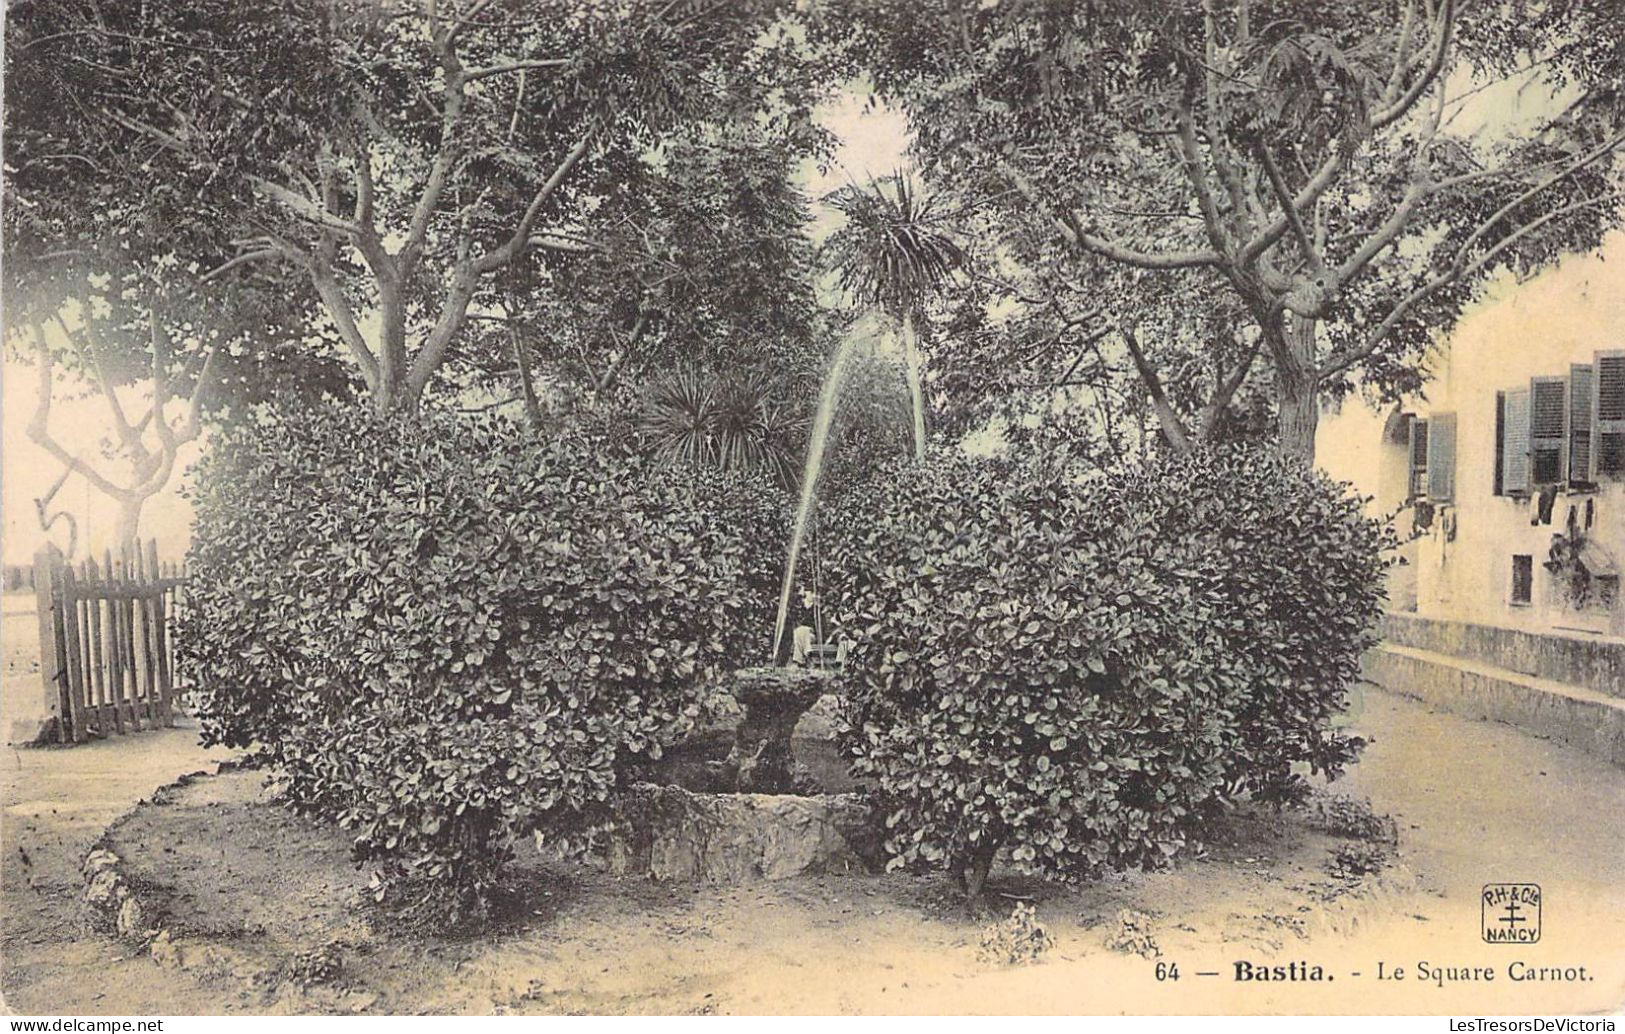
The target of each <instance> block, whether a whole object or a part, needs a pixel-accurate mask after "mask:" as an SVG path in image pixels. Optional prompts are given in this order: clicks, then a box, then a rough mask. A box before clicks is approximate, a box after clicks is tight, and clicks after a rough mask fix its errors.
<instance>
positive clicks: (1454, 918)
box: [3, 692, 1625, 1015]
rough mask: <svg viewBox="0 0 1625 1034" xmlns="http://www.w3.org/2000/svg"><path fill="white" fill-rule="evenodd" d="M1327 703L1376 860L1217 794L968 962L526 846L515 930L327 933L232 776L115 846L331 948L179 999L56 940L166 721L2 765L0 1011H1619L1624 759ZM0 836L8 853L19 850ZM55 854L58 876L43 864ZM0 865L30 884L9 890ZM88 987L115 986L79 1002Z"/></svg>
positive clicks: (225, 922)
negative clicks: (1351, 764) (1490, 895)
mask: <svg viewBox="0 0 1625 1034" xmlns="http://www.w3.org/2000/svg"><path fill="white" fill-rule="evenodd" d="M1355 725H1356V727H1357V728H1358V730H1359V731H1360V732H1361V733H1363V734H1365V735H1367V736H1368V737H1371V738H1372V739H1373V741H1374V742H1373V743H1372V745H1371V747H1370V748H1369V749H1368V751H1367V752H1366V755H1365V758H1364V760H1363V761H1362V762H1361V764H1360V765H1359V766H1358V768H1357V769H1356V770H1355V771H1354V772H1353V773H1352V774H1351V776H1350V777H1349V778H1347V779H1346V780H1345V781H1343V782H1341V783H1339V784H1338V786H1337V787H1336V789H1338V790H1340V791H1342V792H1345V793H1354V794H1356V795H1364V796H1369V797H1370V798H1371V799H1372V801H1373V803H1374V805H1375V806H1376V808H1377V809H1378V810H1379V811H1387V812H1389V813H1392V814H1394V815H1395V816H1396V817H1397V819H1398V822H1399V832H1400V836H1401V857H1400V859H1399V861H1398V864H1397V865H1396V866H1394V867H1393V868H1391V869H1389V870H1388V871H1387V872H1386V873H1384V874H1383V876H1382V877H1380V878H1379V879H1376V880H1374V881H1372V880H1365V881H1350V880H1347V879H1344V878H1340V877H1339V876H1338V875H1337V874H1336V872H1335V868H1336V867H1335V865H1331V864H1329V863H1330V862H1331V859H1332V856H1334V855H1335V853H1336V850H1337V848H1338V846H1339V844H1340V843H1342V842H1340V841H1337V840H1336V839H1335V838H1329V837H1327V836H1325V835H1323V834H1321V833H1318V832H1316V831H1314V830H1313V829H1310V828H1306V827H1305V825H1304V824H1303V823H1302V821H1301V820H1292V819H1288V820H1277V819H1274V818H1272V817H1271V816H1269V815H1268V814H1267V813H1256V814H1251V815H1243V816H1240V817H1238V819H1237V821H1236V822H1235V823H1234V824H1233V825H1232V826H1231V827H1230V829H1229V833H1228V835H1227V837H1226V838H1224V839H1223V840H1222V841H1221V842H1219V843H1216V844H1214V845H1213V847H1212V850H1211V852H1210V855H1209V857H1208V858H1207V859H1206V860H1204V861H1197V862H1191V863H1188V864H1185V865H1181V866H1180V867H1179V868H1177V869H1175V870H1174V871H1172V872H1168V873H1158V874H1151V875H1146V874H1131V875H1128V876H1122V877H1115V878H1112V879H1109V880H1105V881H1102V882H1100V883H1097V884H1094V885H1091V886H1087V887H1083V888H1077V889H1066V888H1047V887H1043V886H1039V885H1035V884H1031V883H1022V882H1013V881H1009V880H1006V881H1004V882H1003V884H1002V889H1003V890H1005V891H1007V892H1011V893H1015V894H1019V895H1022V896H1025V897H1031V898H1033V899H1034V902H1035V904H1036V906H1037V908H1038V912H1039V915H1040V917H1041V918H1042V920H1043V921H1044V922H1045V923H1046V925H1048V926H1049V928H1050V929H1051V931H1052V932H1053V933H1054V935H1055V938H1056V945H1055V947H1054V949H1052V950H1051V952H1050V953H1049V954H1048V955H1047V956H1046V961H1044V962H1042V963H1040V964H1038V965H1032V966H1023V967H1014V968H1011V967H1001V966H996V965H991V964H989V963H987V962H985V961H982V960H980V959H979V958H978V952H977V943H978V940H979V938H980V935H981V931H982V929H983V925H984V924H983V923H982V922H979V921H972V920H967V919H965V918H964V917H963V915H962V914H960V913H959V911H958V910H957V907H956V905H955V903H954V902H953V900H952V899H951V897H949V896H948V895H947V894H945V891H944V888H943V886H942V883H941V881H939V880H935V879H912V878H908V877H902V876H893V877H885V878H876V877H821V878H815V879H803V880H793V881H786V882H784V883H778V884H758V885H753V886H746V887H737V888H727V889H716V888H704V887H690V886H680V887H666V886H660V885H653V884H648V883H638V882H618V881H615V880H611V879H609V878H608V877H605V876H603V875H602V874H599V873H593V872H590V871H587V870H581V869H579V868H577V869H574V870H557V869H553V870H546V869H541V870H537V871H536V874H535V877H534V883H533V884H532V886H533V888H534V891H533V895H532V898H531V899H529V900H531V903H532V904H533V905H534V909H533V915H530V916H526V917H524V920H523V922H522V923H521V924H520V925H519V926H518V928H516V929H511V930H509V931H507V932H505V933H503V934H502V935H500V936H489V937H486V938H482V939H478V940H475V941H449V940H431V941H429V942H427V943H422V942H412V943H408V942H405V941H402V940H399V939H395V938H388V937H384V936H381V935H368V934H364V933H363V934H361V935H359V936H357V935H356V933H355V929H354V925H355V917H354V913H353V912H352V911H351V910H349V908H348V906H347V903H346V902H347V898H348V894H349V892H350V890H351V889H352V888H353V886H354V885H355V884H356V883H357V882H358V880H359V879H360V878H359V877H357V876H356V874H355V872H354V870H353V868H351V867H349V866H348V864H347V861H346V860H345V857H344V854H345V852H344V851H343V846H344V845H343V842H342V841H343V838H342V835H334V834H332V833H331V832H330V831H326V830H324V829H322V828H320V827H318V826H315V825H314V824H310V823H305V822H304V820H295V819H294V818H292V817H291V816H288V817H285V818H276V817H273V815H274V814H280V815H285V813H273V812H272V811H270V810H266V809H264V808H263V806H257V805H254V804H253V802H252V801H251V798H252V796H253V792H252V786H253V785H254V784H253V783H252V781H251V779H250V778H241V777H239V780H238V782H237V784H236V785H237V789H235V790H232V789H230V787H229V786H227V785H226V783H225V782H224V781H217V782H215V783H212V784H208V783H206V784H199V785H200V787H201V789H200V790H199V794H200V795H201V797H200V799H199V801H198V804H199V805H200V806H199V807H198V808H197V809H195V814H194V815H193V816H192V818H190V819H188V820H187V821H188V822H190V823H194V824H195V825H188V826H187V827H186V834H185V835H184V836H182V837H181V838H180V840H179V842H174V843H173V844H172V843H171V841H173V840H174V838H173V837H172V836H166V833H167V831H168V830H169V829H170V828H171V827H169V826H165V825H163V822H167V821H169V820H170V818H172V817H169V816H162V815H161V814H160V815H159V818H160V819H162V821H161V822H158V823H156V824H155V825H154V828H152V829H151V830H150V831H149V835H148V836H147V837H146V839H145V841H142V840H141V837H140V836H139V834H138V831H135V830H132V831H131V835H132V837H134V842H135V844H136V850H135V851H134V853H133V854H132V855H131V862H132V864H146V865H163V866H169V870H168V871H169V872H171V873H173V874H175V879H176V882H175V891H176V893H177V894H178V895H179V896H180V897H181V898H184V899H186V900H188V901H191V902H194V903H197V906H198V907H196V912H197V914H198V916H199V917H200V920H201V925H199V926H198V927H197V928H195V929H194V930H192V931H190V936H192V937H194V938H199V937H201V938H207V937H210V936H214V937H230V938H231V939H232V942H233V943H234V944H236V945H238V946H246V947H248V948H250V949H252V950H265V951H268V952H269V951H272V950H273V949H274V952H275V953H276V954H279V955H281V956H282V957H284V958H286V957H288V954H289V953H291V952H294V951H298V950H305V949H308V948H311V947H316V946H319V945H321V944H323V943H326V942H328V941H335V942H339V943H341V944H342V945H343V948H342V953H343V964H342V966H341V967H340V969H341V975H340V976H339V977H338V978H337V980H336V982H335V984H334V985H332V986H324V987H321V988H318V989H316V991H317V997H315V998H309V997H304V998H301V997H299V995H298V994H295V993H287V994H284V993H282V992H279V991H277V990H275V989H271V988H267V987H264V986H262V987H261V988H259V989H258V990H249V991H244V990H241V989H231V984H230V982H229V981H216V982H215V987H214V988H211V989H210V990H208V991H207V992H205V991H203V990H200V989H199V987H198V985H197V984H196V983H195V982H194V981H193V980H192V978H191V974H190V973H187V972H177V971H175V970H172V969H162V968H160V967H158V966H157V965H156V964H154V963H153V962H152V961H151V960H149V959H145V958H143V959H140V960H136V961H131V960H127V959H126V960H123V961H111V960H113V959H114V958H115V957H117V956H119V955H120V954H121V949H119V948H117V947H114V946H113V944H112V942H110V941H106V940H103V939H101V938H99V937H95V936H84V935H82V934H79V933H78V928H77V926H76V925H75V923H76V919H75V916H76V910H75V907H74V902H73V895H74V893H75V892H76V891H77V887H78V883H77V872H76V869H75V866H76V863H77V860H78V857H79V856H80V855H82V853H83V850H84V848H85V847H87V846H88V845H89V843H90V842H91V840H92V839H94V837H95V835H96V834H97V833H98V832H99V831H100V829H101V828H102V826H103V825H104V824H105V823H106V822H107V821H109V820H110V819H112V818H113V817H114V816H115V815H116V814H118V813H119V812H121V811H123V810H124V809H125V808H126V807H127V806H128V805H129V803H131V802H132V801H134V800H135V799H136V798H137V797H140V796H143V795H145V794H147V793H150V791H151V789H152V788H153V787H154V786H156V785H157V784H158V783H161V782H164V781H167V780H168V779H172V778H173V777H174V776H176V775H178V774H180V773H181V772H184V771H189V770H193V769H196V768H200V767H203V763H204V761H205V755H204V754H203V753H202V752H201V751H198V750H196V748H194V747H190V746H188V745H187V738H186V736H185V734H179V733H175V734H169V733H166V734H161V735H160V736H159V737H154V738H153V739H151V740H149V741H148V745H147V746H145V748H143V749H142V750H141V753H135V752H130V751H129V748H130V746H131V744H135V743H137V741H136V740H129V741H125V742H122V743H113V744H99V745H95V746H91V747H86V748H78V749H76V750H73V751H47V752H37V753H32V754H30V753H28V752H23V753H22V754H20V755H18V754H14V755H13V756H12V757H11V759H9V764H8V768H7V774H8V779H7V789H6V794H7V796H6V798H5V801H6V812H5V827H4V832H5V835H6V839H7V846H6V848H5V850H6V855H5V862H4V871H5V874H6V877H7V880H6V897H5V905H6V923H5V947H6V953H7V958H6V961H5V968H4V974H3V976H4V982H5V987H6V989H7V991H8V993H9V994H10V995H11V997H12V1006H13V1008H18V1009H22V1010H46V1011H51V1012H58V1011H61V1012H128V1013H140V1012H143V1011H152V1010H161V1011H164V1012H180V1013H185V1012H216V1011H262V1010H264V1011H280V1010H287V1009H299V1008H307V1009H308V1008H323V1009H333V1010H346V1011H347V1010H350V1009H358V1010H365V1011H372V1012H418V1011H432V1012H458V1011H468V1012H480V1013H485V1012H492V1011H499V1012H510V1013H522V1012H539V1013H584V1012H585V1013H627V1012H653V1013H711V1012H716V1013H762V1012H777V1013H814V1014H816V1013H848V1012H850V1013H898V1012H903V1013H962V1012H969V1013H976V1012H1082V1013H1092V1012H1107V1013H1111V1012H1120V1011H1121V1012H1158V1013H1178V1012H1265V1013H1268V1012H1294V1011H1299V1012H1320V1011H1332V1012H1336V1011H1347V1012H1357V1013H1368V1012H1407V1013H1408V1012H1425V1013H1443V1012H1452V1013H1456V1014H1479V1015H1482V1014H1485V1013H1498V1012H1512V1013H1530V1012H1537V1013H1538V1012H1546V1013H1550V1012H1594V1011H1605V1010H1618V1009H1619V1008H1620V1007H1621V1005H1625V939H1622V938H1621V937H1620V936H1619V934H1618V931H1619V930H1620V929H1625V852H1622V850H1621V848H1620V847H1619V839H1620V838H1619V835H1618V834H1619V820H1620V818H1621V816H1622V815H1625V771H1622V770H1620V769H1617V768H1614V767H1611V766H1608V765H1605V764H1602V763H1599V762H1596V761H1594V760H1592V759H1590V758H1587V757H1586V756H1584V755H1579V754H1575V753H1573V752H1571V751H1568V750H1565V749H1561V748H1559V747H1556V746H1554V745H1552V744H1550V743H1547V742H1544V741H1541V740H1538V739H1534V738H1532V737H1529V736H1527V735H1524V734H1523V733H1520V732H1518V731H1516V730H1514V729H1510V728H1507V727H1504V726H1499V725H1490V724H1485V723H1480V722H1472V721H1466V720H1463V719H1461V718H1458V717H1455V716H1452V715H1448V714H1440V713H1435V712H1432V711H1430V710H1428V709H1427V708H1425V707H1424V706H1422V705H1420V704H1418V703H1416V702H1415V701H1412V700H1408V699H1405V698H1402V697H1396V696H1390V695H1388V694H1384V693H1379V692H1373V693H1370V694H1368V695H1367V698H1366V699H1365V701H1364V706H1363V709H1362V711H1361V713H1360V714H1359V715H1358V716H1357V717H1356V719H1355ZM243 775H244V776H251V774H243ZM244 787H248V788H249V790H248V791H247V792H246V794H245V792H244V789H243V788H244ZM211 794H213V795H218V796H215V797H211V796H210V795H211ZM70 801H71V802H72V805H71V807H70V806H69V802H70ZM256 806H257V807H260V808H261V809H262V810H260V811H259V812H253V811H252V810H248V811H245V810H244V809H251V808H252V807H256ZM52 809H55V810H54V811H53V810H52ZM234 809H235V810H234ZM154 812H155V814H156V813H158V810H157V809H155V810H154ZM233 816H236V817H235V818H233ZM245 816H246V819H245ZM234 823H235V825H234ZM14 838H15V839H14ZM329 840H331V841H332V842H331V843H328V841H329ZM19 842H20V843H21V844H22V846H24V847H25V848H26V849H27V851H28V852H29V854H30V856H31V865H30V866H28V867H24V868H19V861H18V858H17V857H16V852H15V850H14V846H13V845H14V844H16V843H19ZM142 843H144V844H145V846H144V847H141V846H140V845H141V844H142ZM226 844H230V845H233V846H235V847H237V848H239V850H236V851H233V852H227V849H226V848H225V847H224V846H223V845H226ZM290 845H300V846H299V847H298V849H297V850H293V849H291V847H290ZM279 847H280V848H289V849H288V850H279ZM143 851H144V852H145V859H143V857H142V852H143ZM223 852H226V853H223ZM160 855H161V856H162V857H160ZM295 857H297V858H300V859H303V860H304V861H303V862H301V863H300V864H303V865H307V866H308V871H306V870H302V869H300V868H298V866H296V865H294V864H293V860H294V858H295ZM42 858H44V859H46V860H47V861H48V862H49V865H48V866H42V865H41V859H42ZM228 870H229V872H230V873H231V875H230V879H229V880H227V879H226V877H225V876H223V875H222V874H223V873H225V872H227V871H228ZM57 871H61V872H63V873H64V874H65V875H64V876H62V877H61V878H57V877H54V876H46V875H44V874H45V873H48V872H57ZM18 876H22V877H25V878H26V879H27V880H29V881H31V883H30V884H29V885H22V886H18V885H16V882H15V877H18ZM222 881H224V882H222ZM1497 881H1507V882H1533V883H1539V884H1541V886H1542V888H1543V890H1544V894H1545V903H1544V916H1543V919H1544V932H1543V935H1542V938H1541V940H1540V942H1539V943H1538V944H1534V945H1527V946H1517V947H1512V946H1505V945H1490V944H1486V943H1484V942H1483V940H1482V939H1481V935H1480V911H1479V902H1478V896H1479V891H1480V888H1481V887H1482V886H1483V884H1485V883H1490V882H1497ZM215 884H219V886H216V885H215ZM35 887H37V888H38V889H34V888H35ZM233 888H240V889H237V890H234V889H233ZM249 888H252V891H251V892H250V890H249ZM202 906H206V907H202ZM527 907H529V906H527ZM1125 907H1127V908H1133V909H1135V910H1137V911H1140V912H1142V913H1144V914H1145V916H1146V917H1147V924H1148V931H1147V932H1148V933H1149V934H1150V935H1151V936H1152V938H1153V939H1154V940H1155V942H1156V943H1157V945H1158V947H1159V948H1160V950H1161V953H1162V954H1161V959H1160V961H1162V962H1164V963H1173V964H1177V965H1178V967H1179V971H1180V979H1179V980H1178V981H1171V980H1165V981H1159V980H1158V979H1157V968H1156V965H1155V962H1154V961H1153V960H1152V959H1150V958H1145V957H1141V956H1139V955H1133V954H1126V953H1125V952H1123V951H1121V950H1114V949H1112V948H1110V947H1108V941H1109V940H1111V939H1112V936H1113V934H1114V933H1115V932H1116V931H1117V930H1118V913H1119V910H1121V909H1123V908H1125ZM14 916H15V917H16V918H15V919H14V918H13V917H14ZM183 932H184V931H183ZM177 936H178V937H179V936H180V934H179V933H178V934H177ZM1514 960H1517V961H1520V962H1521V963H1523V964H1525V965H1526V966H1529V967H1541V966H1546V967H1578V966H1582V965H1583V966H1585V967H1586V970H1587V976H1588V977H1589V978H1590V979H1585V980H1578V981H1574V982H1530V981H1524V982H1514V981H1513V980H1511V979H1510V978H1509V972H1508V965H1509V964H1510V963H1512V962H1513V961H1514ZM1237 961H1250V962H1253V963H1255V964H1261V965H1282V966H1284V965H1286V964H1287V963H1289V962H1294V961H1297V962H1303V963H1307V964H1308V965H1310V966H1316V965H1318V966H1320V967H1322V968H1323V973H1324V975H1325V976H1327V977H1329V978H1330V979H1329V980H1326V981H1323V982H1320V983H1296V982H1268V983H1260V982H1249V983H1240V982H1237V981H1236V980H1235V979H1234V965H1235V963H1236V962H1237ZM1419 962H1427V963H1429V964H1430V965H1433V966H1450V967H1458V968H1475V967H1476V968H1487V969H1489V970H1491V971H1492V972H1493V973H1494V977H1493V979H1492V980H1491V982H1488V983H1485V982H1483V981H1482V980H1479V981H1474V982H1470V983H1453V984H1447V985H1446V986H1444V987H1442V988H1441V987H1438V986H1436V985H1435V984H1434V983H1433V982H1431V981H1422V980H1418V979H1417V976H1418V963H1419ZM1378 963H1382V964H1383V966H1384V971H1385V972H1388V973H1391V972H1392V971H1393V969H1394V968H1395V967H1403V968H1404V970H1405V973H1406V978H1405V980H1403V981H1398V982H1395V981H1389V980H1383V981H1379V980H1378V979H1377V965H1378ZM1200 973H1214V974H1217V975H1216V976H1200V975H1198V974H1200ZM110 984H111V985H112V986H116V987H118V988H119V990H118V992H117V993H116V995H115V994H109V995H108V996H107V997H105V998H97V997H95V994H96V991H97V990H98V989H100V988H103V987H107V986H109V985H110Z"/></svg>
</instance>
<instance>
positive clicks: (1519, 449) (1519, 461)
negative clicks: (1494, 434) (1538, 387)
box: [1501, 388, 1529, 495]
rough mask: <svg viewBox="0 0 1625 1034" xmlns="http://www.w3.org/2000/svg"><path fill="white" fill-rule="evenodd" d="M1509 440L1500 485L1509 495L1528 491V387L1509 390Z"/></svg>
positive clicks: (1507, 435)
mask: <svg viewBox="0 0 1625 1034" xmlns="http://www.w3.org/2000/svg"><path fill="white" fill-rule="evenodd" d="M1505 423H1506V442H1505V444H1504V446H1503V448H1502V453H1501V462H1502V466H1501V488H1502V490H1503V491H1505V492H1506V494H1507V495H1520V494H1526V493H1528V491H1529V389H1527V388H1518V389H1516V390H1513V391H1509V392H1507V393H1506V422H1505Z"/></svg>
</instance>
